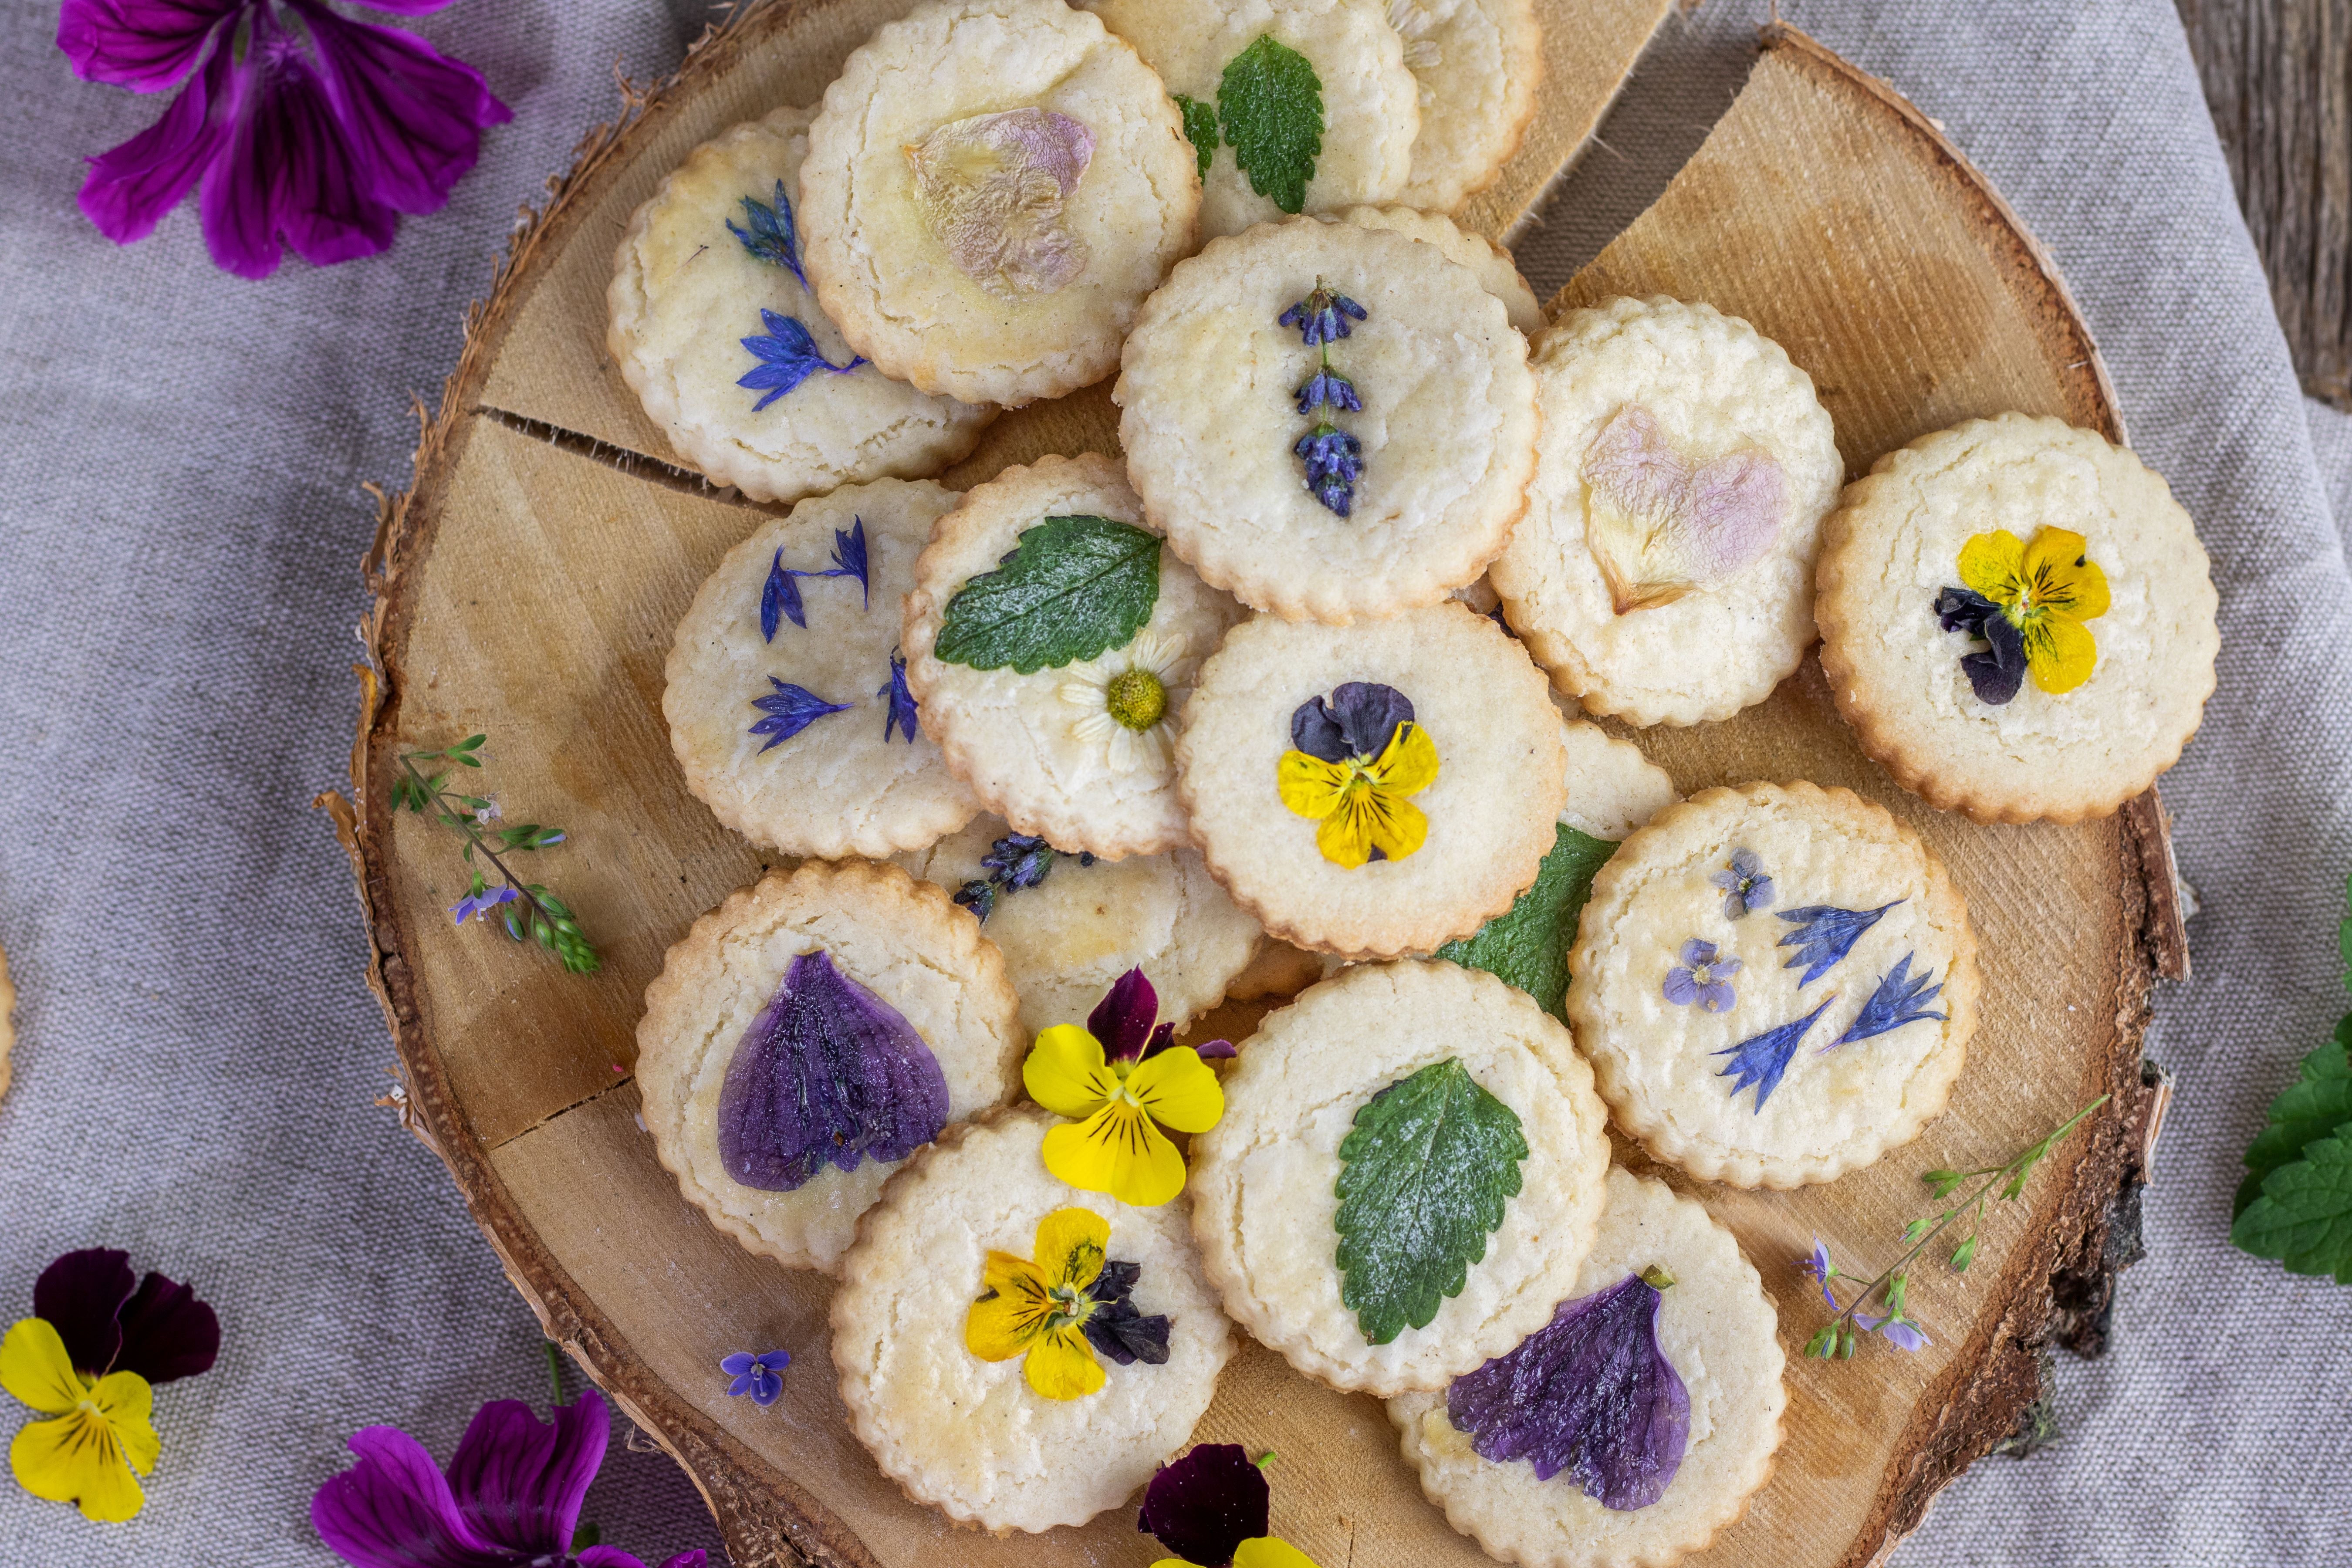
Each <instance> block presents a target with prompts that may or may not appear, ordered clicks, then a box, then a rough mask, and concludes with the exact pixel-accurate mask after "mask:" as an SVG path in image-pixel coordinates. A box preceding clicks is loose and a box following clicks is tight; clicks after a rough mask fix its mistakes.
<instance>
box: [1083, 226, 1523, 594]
mask: <svg viewBox="0 0 2352 1568" xmlns="http://www.w3.org/2000/svg"><path fill="white" fill-rule="evenodd" d="M1111 396H1112V398H1113V400H1114V401H1116V402H1117V403H1118V405H1119V408H1120V414H1119V424H1118V432H1119V444H1120V446H1121V447H1122V448H1123V449H1124V450H1125V451H1126V453H1127V467H1128V477H1129V479H1130V480H1131V481H1132V482H1133V484H1134V486H1135V489H1136V493H1137V494H1139V495H1140V496H1141V497H1142V498H1143V504H1144V508H1145V510H1146V512H1147V514H1148V515H1149V516H1150V519H1151V521H1152V522H1153V523H1154V524H1155V525H1156V526H1158V527H1160V528H1161V529H1163V530H1164V531H1166V532H1167V535H1168V539H1169V542H1170V543H1171V544H1172V545H1173V546H1174V547H1175V549H1176V552H1177V553H1178V554H1180V555H1181V556H1183V557H1184V559H1185V560H1186V561H1188V562H1190V563H1192V568H1193V570H1194V571H1196V572H1198V573H1200V574H1201V576H1202V579H1203V580H1204V581H1206V582H1209V583H1211V584H1214V585H1216V586H1218V587H1221V588H1223V589H1225V590H1226V591H1227V592H1228V593H1231V594H1232V595H1234V597H1235V598H1237V599H1239V600H1241V601H1242V602H1243V603H1244V604H1245V605H1249V606H1250V607H1251V608H1253V609H1259V610H1268V611H1272V612H1273V613H1275V614H1276V615H1279V616H1284V617H1285V618H1286V619H1291V620H1310V619H1311V620H1318V621H1328V622H1330V623H1332V624H1334V625H1339V626H1345V625H1347V624H1348V623H1349V622H1350V621H1353V620H1357V619H1359V618H1372V617H1378V616H1392V615H1395V614H1397V613H1398V612H1399V611H1401V610H1406V609H1411V608H1412V607H1414V606H1417V605H1431V604H1435V603H1436V602H1438V601H1439V600H1441V599H1443V598H1444V597H1445V596H1446V595H1448V594H1450V593H1452V592H1453V591H1454V589H1456V588H1459V587H1462V586H1463V585H1465V584H1468V583H1470V582H1472V581H1474V580H1475V579H1476V577H1477V576H1478V574H1479V573H1480V572H1482V571H1484V570H1485V569H1486V563H1488V562H1490V561H1492V560H1493V559H1494V558H1495V556H1496V553H1497V552H1500V551H1501V550H1502V548H1503V546H1504V543H1505V542H1506V541H1507V540H1508V539H1509V537H1510V534H1511V527H1512V524H1513V523H1515V522H1516V521H1517V520H1518V517H1519V514H1520V512H1521V511H1522V510H1525V508H1526V505H1527V495H1528V479H1530V478H1531V477H1532V476H1533V474H1534V472H1535V461H1536V430H1537V416H1536V402H1535V382H1534V379H1533V377H1531V376H1530V375H1529V374H1528V368H1527V340H1526V339H1524V338H1522V337H1521V336H1520V335H1519V333H1518V331H1517V329H1516V328H1514V327H1513V326H1512V325H1511V321H1510V316H1509V312H1508V310H1507V309H1506V308H1505V306H1504V304H1503V302H1502V301H1501V300H1498V299H1496V297H1495V296H1494V295H1493V294H1492V293H1490V292H1488V291H1487V289H1486V284H1485V282H1484V281H1483V280H1482V279H1481V277H1480V275H1479V273H1477V272H1475V271H1473V270H1472V269H1471V268H1467V267H1464V266H1461V265H1458V264H1457V263H1455V262H1454V261H1451V260H1448V259H1447V258H1446V257H1445V254H1444V252H1443V251H1442V250H1441V249H1439V248H1438V247H1436V246H1433V245H1427V244H1423V243H1421V242H1420V241H1417V240H1415V239H1412V238H1410V237H1407V236H1406V235H1404V234H1402V233H1400V232H1396V231H1393V230H1388V229H1376V228H1368V227H1362V226H1358V225H1356V224H1353V223H1323V222H1320V221H1318V220H1317V219H1314V218H1311V217H1307V218H1294V219H1292V220H1291V221H1290V222H1288V223H1284V224H1275V225H1267V226H1260V227H1257V228H1254V229H1251V230H1250V231H1249V232H1247V233H1246V234H1242V235H1238V236H1235V237H1232V238H1229V239H1221V240H1216V241H1213V242H1212V243H1211V244H1210V245H1209V246H1208V247H1207V248H1206V249H1204V250H1202V252H1201V254H1200V255H1198V256H1195V257H1193V258H1191V259H1190V260H1187V261H1185V262H1183V263H1181V264H1180V265H1179V266H1178V267H1177V268H1176V269H1175V271H1174V272H1173V273H1171V275H1170V276H1169V279H1168V282H1167V285H1166V286H1165V287H1164V288H1162V289H1160V291H1159V292H1158V293H1156V294H1154V295H1153V296H1152V297H1151V298H1150V300H1149V301H1147V302H1146V304H1145V305H1144V308H1143V313H1142V315H1141V317H1140V318H1139V320H1138V321H1137V322H1136V327H1135V331H1134V334H1133V335H1132V336H1131V337H1129V339H1128V341H1127V349H1126V353H1125V355H1124V357H1123V358H1122V360H1121V362H1120V372H1119V378H1118V385H1117V386H1116V387H1115V388H1114V389H1113V391H1112V393H1111Z"/></svg>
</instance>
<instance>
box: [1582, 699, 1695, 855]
mask: <svg viewBox="0 0 2352 1568" xmlns="http://www.w3.org/2000/svg"><path fill="white" fill-rule="evenodd" d="M1554 701H1555V702H1557V701H1558V699H1557V698H1555V699H1554ZM1559 742H1560V744H1561V745H1562V746H1563V747H1565V748H1566V749H1567V752H1568V802H1567V804H1566V805H1562V806H1561V807H1560V808H1559V820H1560V821H1561V823H1562V824H1564V825H1565V826H1570V827H1573V828H1575V829H1576V830H1577V831H1578V832H1579V833H1581V834H1583V835H1584V836H1585V837H1588V838H1605V839H1607V840H1608V841H1610V842H1611V843H1612V844H1619V843H1622V842H1624V840H1625V839H1626V838H1628V837H1631V836H1632V835H1633V831H1634V830H1635V829H1636V828H1639V827H1640V826H1643V824H1644V823H1646V822H1648V821H1649V820H1650V818H1652V817H1654V816H1657V815H1658V813H1660V812H1662V811H1664V810H1665V809H1666V807H1668V806H1670V805H1674V804H1675V802H1676V801H1677V800H1680V799H1681V798H1682V796H1680V795H1677V794H1675V781H1674V778H1673V776H1672V775H1671V774H1669V773H1667V772H1666V770H1665V769H1664V768H1662V767H1660V766H1658V765H1657V764H1656V763H1653V762H1652V761H1650V759H1649V758H1647V757H1645V756H1643V754H1642V748H1641V747H1639V746H1637V745H1635V744H1633V742H1631V741H1621V740H1619V739H1618V738H1617V737H1616V736H1614V735H1612V734H1611V733H1610V732H1609V731H1606V730H1603V729H1602V728H1601V726H1600V725H1598V724H1595V723H1593V722H1591V721H1589V720H1584V719H1574V718H1570V717H1569V716H1568V715H1567V714H1565V713H1563V714H1562V715H1561V716H1560V721H1559Z"/></svg>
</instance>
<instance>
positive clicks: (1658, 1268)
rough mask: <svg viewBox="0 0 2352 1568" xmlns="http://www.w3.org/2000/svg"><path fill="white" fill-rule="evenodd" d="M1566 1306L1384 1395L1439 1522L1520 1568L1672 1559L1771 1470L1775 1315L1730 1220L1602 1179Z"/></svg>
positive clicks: (1598, 1567)
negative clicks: (1439, 1385)
mask: <svg viewBox="0 0 2352 1568" xmlns="http://www.w3.org/2000/svg"><path fill="white" fill-rule="evenodd" d="M1608 1198H1609V1201H1608V1206H1607V1207H1606V1208H1605V1209H1604V1210H1602V1212H1601V1230H1600V1234H1599V1236H1598V1237H1596V1238H1595V1239H1594V1241H1593V1244H1592V1249H1591V1251H1590V1252H1587V1253H1586V1254H1585V1255H1584V1264H1583V1267H1582V1268H1580V1269H1579V1270H1578V1273H1577V1277H1576V1282H1575V1284H1574V1286H1573V1287H1571V1289H1570V1293H1569V1295H1568V1297H1567V1299H1566V1300H1562V1301H1561V1302H1560V1304H1559V1310H1557V1311H1555V1312H1554V1313H1553V1314H1552V1316H1551V1319H1550V1321H1548V1322H1547V1323H1545V1324H1544V1326H1543V1327H1542V1328H1541V1329H1539V1330H1538V1331H1536V1332H1535V1333H1533V1334H1531V1335H1529V1336H1528V1338H1527V1339H1525V1340H1523V1341H1522V1342H1520V1343H1519V1344H1518V1346H1517V1348H1516V1349H1514V1350H1512V1351H1511V1352H1509V1353H1508V1354H1507V1355H1504V1356H1501V1357H1499V1358H1497V1359H1496V1360H1495V1361H1491V1362H1488V1363H1486V1365H1485V1366H1482V1367H1480V1368H1478V1369H1477V1370H1476V1371H1475V1372H1473V1373H1468V1374H1466V1375H1465V1376H1462V1377H1458V1378H1455V1379H1454V1382H1453V1383H1452V1384H1450V1385H1448V1386H1447V1387H1446V1388H1444V1389H1443V1390H1430V1391H1427V1392H1423V1393H1417V1394H1401V1395H1399V1396H1398V1397H1396V1398H1394V1399H1391V1400H1390V1401H1389V1403H1388V1409H1389V1419H1391V1421H1393V1422H1395V1423H1396V1427H1397V1432H1398V1435H1399V1437H1400V1439H1401V1442H1402V1447H1403V1450H1404V1459H1405V1463H1406V1464H1408V1465H1411V1466H1412V1468H1414V1469H1415V1470H1416V1471H1418V1472H1419V1473H1420V1476H1421V1489H1422V1490H1423V1493H1425V1494H1426V1495H1427V1496H1428V1498H1429V1500H1430V1501H1431V1502H1433V1503H1434V1504H1436V1505H1437V1506H1438V1507H1439V1508H1441V1509H1444V1510H1445V1518H1446V1522H1448V1523H1449V1524H1451V1525H1453V1526H1454V1529H1456V1530H1458V1531H1461V1532H1462V1533H1463V1534H1465V1535H1466V1536H1469V1537H1470V1538H1471V1539H1472V1540H1474V1541H1475V1542H1478V1544H1479V1545H1481V1546H1483V1547H1485V1548H1486V1552H1487V1554H1488V1555H1489V1556H1492V1557H1494V1558H1496V1559H1497V1560H1499V1561H1501V1562H1505V1563H1519V1564H1520V1565H1521V1568H1673V1564H1674V1563H1677V1562H1679V1561H1681V1559H1682V1558H1683V1557H1684V1556H1685V1555H1686V1554H1687V1553H1690V1552H1696V1551H1699V1550H1700V1549H1701V1548H1703V1547H1705V1546H1706V1544H1707V1542H1710V1541H1712V1540H1713V1539H1714V1538H1715V1535H1716V1532H1717V1531H1720V1530H1722V1529H1724V1528H1725V1527H1727V1526H1728V1525H1730V1524H1731V1523H1733V1522H1734V1521H1737V1520H1738V1518H1739V1516H1740V1515H1741V1514H1743V1513H1745V1512H1746V1511H1747V1509H1748V1499H1749V1498H1750V1497H1751V1496H1753V1495H1754V1494H1755V1492H1756V1491H1757V1490H1758V1489H1759V1488H1761V1487H1762V1486H1763V1485H1764V1483H1765V1481H1766V1480H1767V1479H1769V1477H1770V1476H1771V1473H1772V1456H1773V1454H1774V1453H1775V1451H1777V1450H1778V1449H1779V1447H1780V1438H1781V1436H1782V1430H1781V1415H1782V1413H1783V1412H1784V1411H1785V1410H1786V1409H1787V1408H1788V1403H1789V1393H1788V1388H1787V1385H1786V1384H1783V1383H1782V1381H1781V1374H1782V1373H1783V1371H1784V1370H1785V1369H1786V1366H1787V1360H1786V1358H1785V1357H1784V1356H1783V1355H1782V1354H1781V1351H1780V1341H1779V1339H1778V1337H1777V1333H1776V1330H1777V1328H1778V1326H1779V1321H1780V1319H1779V1314H1778V1312H1776V1311H1775V1310H1774V1309H1773V1306H1772V1299H1771V1298H1770V1297H1769V1295H1767V1294H1766V1293H1765V1290H1764V1282H1763V1280H1762V1279H1760V1278H1759V1276H1758V1275H1757V1272H1756V1269H1755V1267H1754V1265H1752V1264H1750V1263H1749V1262H1748V1259H1747V1258H1744V1257H1742V1256H1741V1255H1740V1251H1739V1243H1738V1240H1736V1239H1735V1238H1734V1237H1733V1236H1732V1234H1731V1232H1730V1231H1729V1230H1727V1229H1726V1228H1725V1227H1724V1226H1722V1225H1721V1224H1719V1223H1718V1222H1717V1220H1715V1219H1714V1218H1713V1217H1712V1216H1711V1215H1708V1213H1707V1212H1706V1206H1705V1205H1702V1204H1700V1203H1699V1202H1698V1201H1697V1200H1696V1199H1694V1198H1686V1197H1680V1196H1677V1195H1676V1194H1675V1193H1674V1191H1673V1190H1672V1189H1670V1188H1669V1187H1667V1186H1666V1184H1664V1182H1659V1181H1654V1180H1652V1179H1650V1178H1648V1177H1643V1176H1633V1175H1629V1174H1627V1173H1625V1172H1624V1171H1623V1170H1622V1169H1615V1168H1612V1170H1611V1171H1610V1173H1609V1184H1608Z"/></svg>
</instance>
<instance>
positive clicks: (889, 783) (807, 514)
mask: <svg viewBox="0 0 2352 1568" xmlns="http://www.w3.org/2000/svg"><path fill="white" fill-rule="evenodd" d="M956 500H957V496H956V493H955V492H954V491H953V490H950V489H945V488H944V487H942V486H940V485H937V484H933V483H931V482H930V481H929V480H928V479H917V480H907V479H878V480H877V481H875V482H874V483H873V484H870V485H849V486H845V487H843V488H842V489H837V490H835V491H834V492H833V493H832V494H831V495H828V496H822V497H819V498H817V499H816V500H804V501H803V502H801V504H800V505H798V506H796V507H794V508H793V510H792V512H791V514H790V515H789V516H786V517H781V518H777V519H775V520H773V521H770V522H767V523H764V524H762V525H761V527H760V528H759V529H758V530H756V531H754V532H753V533H752V534H751V537H750V538H748V539H746V540H744V541H743V542H741V543H740V544H738V545H737V546H735V548H734V549H732V550H730V551H729V552H727V554H726V555H725V557H724V558H722V559H721V560H720V561H719V565H718V566H717V567H716V568H715V569H714V570H713V571H712V572H711V574H710V575H709V577H708V578H706V579H705V580H704V581H703V584H702V586H701V587H700V588H699V589H698V590H697V591H696V593H695V595H694V602H693V603H692V604H691V605H688V607H687V612H686V614H685V616H682V617H681V618H680V619H679V621H678V624H677V636H676V637H675V638H674V639H673V641H672V642H671V645H670V653H669V662H668V668H667V685H666V686H665V688H664V689H663V691H662V716H663V717H664V718H665V719H667V721H669V737H670V749H671V750H672V751H673V752H676V753H677V761H678V766H679V767H681V768H683V769H684V770H685V772H686V783H687V787H688V789H690V790H692V791H693V792H694V793H695V795H697V796H698V798H700V799H701V801H702V802H703V804H705V805H708V806H709V807H710V809H711V811H712V813H713V814H714V815H716V816H718V818H719V821H721V822H723V823H725V824H726V825H727V826H730V827H731V828H733V829H735V831H737V832H738V833H740V834H742V835H743V836H744V837H746V838H749V839H751V840H752V841H753V842H754V843H757V844H761V845H765V846H768V847H772V848H775V849H781V850H782V851H783V852H784V853H785V854H787V855H821V856H825V857H828V858H832V857H838V856H843V855H869V856H877V857H878V856H884V855H889V854H893V853H895V852H897V851H898V850H901V849H918V848H920V847H923V846H924V845H926V844H929V843H930V842H931V841H932V840H933V839H935V838H937V837H940V835H941V834H943V833H952V832H954V831H955V830H956V829H957V828H959V827H961V826H963V825H964V824H965V823H967V822H970V821H971V818H972V816H973V814H974V813H976V812H977V811H978V810H979V809H980V802H979V800H978V799H977V798H975V797H974V796H973V795H972V793H971V790H969V789H967V788H966V787H965V786H964V785H963V784H961V782H960V781H959V780H958V779H957V778H956V777H955V775H954V774H953V773H950V771H949V770H948V765H947V759H946V758H945V757H943V756H942V755H941V754H940V749H939V747H938V746H937V745H936V744H934V743H933V742H931V741H930V740H929V738H927V737H926V736H925V735H924V734H923V732H922V728H921V725H920V724H919V721H918V718H917V713H916V710H915V699H914V694H913V692H912V691H911V690H910V689H908V685H907V665H906V658H905V657H904V655H903V654H902V652H901V650H900V648H899V646H898V643H899V635H900V630H901V626H902V616H901V611H902V606H903V602H904V600H905V598H906V596H907V593H908V589H910V588H911V587H912V586H913V584H914V580H915V562H916V558H917V557H918V556H919V555H920V553H921V552H922V549H923V546H924V545H925V543H926V542H929V539H930V535H931V525H932V523H933V522H935V521H938V519H939V518H940V516H941V515H942V514H943V513H945V512H947V511H949V510H951V509H953V507H954V506H955V504H956Z"/></svg>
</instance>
